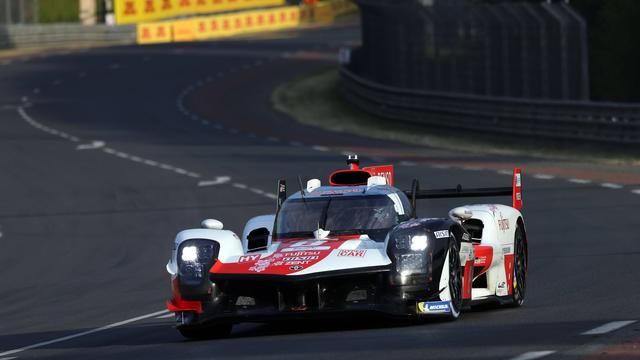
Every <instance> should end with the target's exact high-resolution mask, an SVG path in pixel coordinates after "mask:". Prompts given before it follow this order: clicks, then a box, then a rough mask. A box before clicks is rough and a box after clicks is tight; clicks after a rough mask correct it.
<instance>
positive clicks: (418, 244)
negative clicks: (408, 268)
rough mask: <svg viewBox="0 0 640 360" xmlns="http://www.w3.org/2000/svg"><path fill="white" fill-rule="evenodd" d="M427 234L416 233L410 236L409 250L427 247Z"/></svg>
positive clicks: (420, 249) (419, 249)
mask: <svg viewBox="0 0 640 360" xmlns="http://www.w3.org/2000/svg"><path fill="white" fill-rule="evenodd" d="M427 242H428V239H427V235H416V236H413V237H412V238H411V250H413V251H422V250H424V249H426V248H427Z"/></svg>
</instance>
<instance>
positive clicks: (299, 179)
mask: <svg viewBox="0 0 640 360" xmlns="http://www.w3.org/2000/svg"><path fill="white" fill-rule="evenodd" d="M298 185H299V186H300V197H302V202H303V203H304V206H305V207H306V206H307V199H305V197H304V188H303V187H302V179H301V178H300V175H298Z"/></svg>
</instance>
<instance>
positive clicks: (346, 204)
mask: <svg viewBox="0 0 640 360" xmlns="http://www.w3.org/2000/svg"><path fill="white" fill-rule="evenodd" d="M398 221H399V219H398V214H397V213H396V211H395V208H394V203H393V201H392V200H391V199H390V198H389V197H388V196H385V195H369V196H345V197H325V198H312V199H309V198H307V199H304V200H303V199H295V200H289V201H286V202H285V203H284V204H283V205H282V208H281V209H280V212H279V213H278V219H277V222H276V230H277V234H276V236H277V237H279V238H291V237H305V236H312V235H313V231H315V230H317V229H318V228H322V229H324V230H329V231H330V235H359V234H367V235H369V237H370V238H372V239H374V240H380V238H382V240H384V236H386V233H387V232H388V231H389V230H390V229H391V228H392V227H393V226H395V225H397V224H398Z"/></svg>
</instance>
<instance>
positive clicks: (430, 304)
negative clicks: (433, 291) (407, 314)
mask: <svg viewBox="0 0 640 360" xmlns="http://www.w3.org/2000/svg"><path fill="white" fill-rule="evenodd" d="M418 312H420V313H422V314H448V313H450V312H451V303H450V302H449V301H424V302H419V303H418Z"/></svg>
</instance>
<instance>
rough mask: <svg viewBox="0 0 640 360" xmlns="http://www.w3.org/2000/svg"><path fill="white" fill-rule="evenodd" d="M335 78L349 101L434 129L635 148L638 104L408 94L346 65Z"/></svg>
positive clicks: (638, 134) (639, 135) (639, 119)
mask: <svg viewBox="0 0 640 360" xmlns="http://www.w3.org/2000/svg"><path fill="white" fill-rule="evenodd" d="M340 80H341V81H340V89H341V92H342V94H343V95H344V97H345V98H346V99H347V100H348V101H349V102H351V103H352V104H354V105H356V106H357V107H359V108H360V109H362V110H364V111H366V112H368V113H371V114H373V115H377V116H381V117H385V118H389V119H394V120H399V121H405V122H410V123H415V124H419V125H423V126H425V127H431V128H436V129H438V128H448V129H452V130H468V131H470V132H472V133H486V134H487V133H488V134H505V135H517V136H519V138H525V139H528V138H531V137H535V138H539V139H546V140H551V141H554V142H562V143H569V144H576V143H581V144H608V145H613V146H616V147H618V146H626V147H625V149H627V150H632V149H633V150H635V151H638V150H640V148H639V147H638V145H640V105H630V104H619V103H600V102H589V101H555V100H554V101H551V100H532V99H521V98H508V97H490V96H476V95H463V94H456V93H445V92H435V91H418V90H408V89H403V88H396V87H389V86H384V85H380V84H378V83H374V82H371V81H369V80H366V79H364V78H362V77H359V76H357V75H355V74H353V73H352V72H351V71H350V70H349V69H348V68H347V67H343V68H342V69H341V79H340ZM517 138H518V137H516V139H517ZM629 145H632V146H629Z"/></svg>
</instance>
